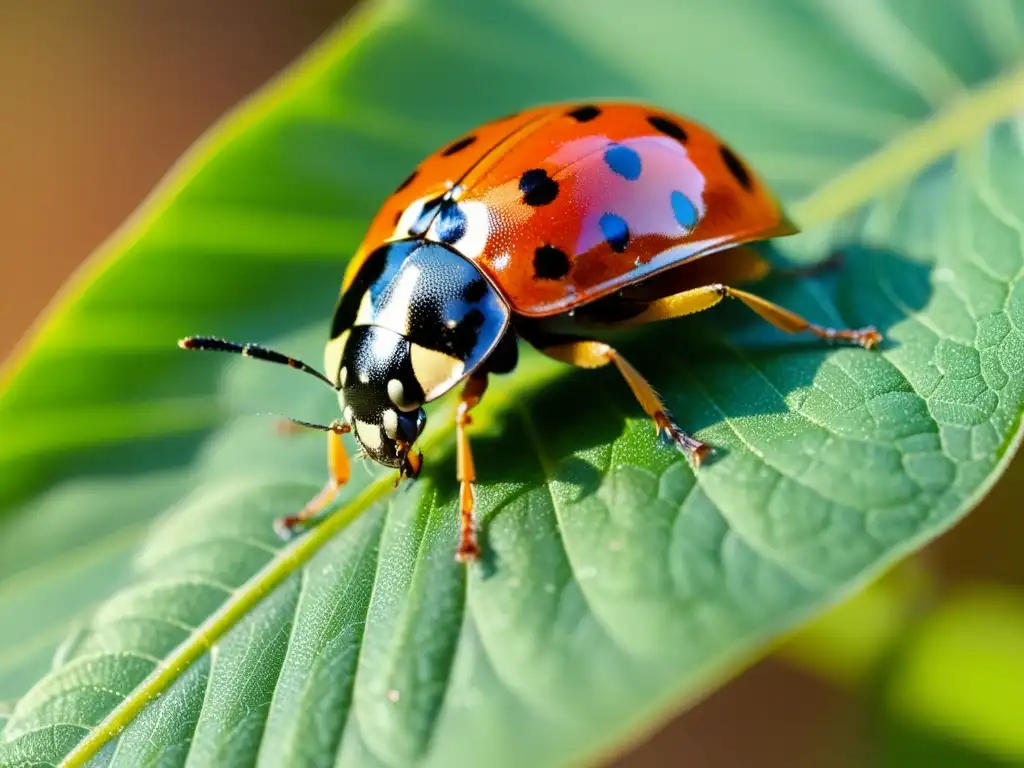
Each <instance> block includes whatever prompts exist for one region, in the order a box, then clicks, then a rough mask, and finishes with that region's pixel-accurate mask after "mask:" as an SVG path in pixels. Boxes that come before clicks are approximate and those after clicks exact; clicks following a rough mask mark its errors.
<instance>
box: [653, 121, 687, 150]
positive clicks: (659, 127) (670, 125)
mask: <svg viewBox="0 0 1024 768" xmlns="http://www.w3.org/2000/svg"><path fill="white" fill-rule="evenodd" d="M647 122H648V123H650V125H651V127H652V128H653V129H654V130H656V131H658V132H660V133H664V134H665V135H666V136H671V137H672V138H673V139H675V140H676V141H680V142H682V143H683V144H685V143H686V142H687V140H688V139H689V138H690V137H689V136H687V135H686V129H685V128H683V126H681V125H680V124H679V123H677V122H676V121H675V120H669V119H668V118H667V117H661V116H660V115H651V116H650V117H648V118H647Z"/></svg>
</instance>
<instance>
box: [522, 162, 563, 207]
mask: <svg viewBox="0 0 1024 768" xmlns="http://www.w3.org/2000/svg"><path fill="white" fill-rule="evenodd" d="M519 191H520V192H522V193H523V202H524V203H526V204H527V205H529V206H532V207H534V208H535V207H537V206H539V205H547V204H548V203H550V202H553V201H554V199H555V198H556V197H558V182H557V181H555V180H554V179H552V178H551V177H550V176H548V172H547V171H545V170H544V169H543V168H533V169H531V170H529V171H527V172H526V173H524V174H523V175H522V176H521V177H520V178H519Z"/></svg>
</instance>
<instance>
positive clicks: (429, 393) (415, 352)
mask: <svg viewBox="0 0 1024 768" xmlns="http://www.w3.org/2000/svg"><path fill="white" fill-rule="evenodd" d="M409 347H410V355H409V356H410V358H411V361H412V372H413V374H414V375H415V376H416V381H418V382H419V384H420V386H421V387H423V392H424V394H425V395H426V397H427V401H428V402H429V401H430V400H433V399H434V398H435V397H440V396H441V395H442V394H444V393H445V392H446V391H448V390H449V389H450V388H451V387H452V386H453V385H454V384H455V383H456V382H457V381H458V380H459V379H461V378H462V372H463V371H464V370H465V367H466V365H465V363H463V362H462V361H461V360H458V359H456V358H454V357H451V356H450V355H446V354H445V353H444V352H438V351H437V350H435V349H427V348H426V347H421V346H420V345H419V344H410V345H409Z"/></svg>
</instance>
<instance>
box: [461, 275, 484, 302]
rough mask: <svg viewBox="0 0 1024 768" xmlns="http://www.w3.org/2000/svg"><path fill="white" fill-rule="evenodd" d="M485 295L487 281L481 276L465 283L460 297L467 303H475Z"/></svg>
mask: <svg viewBox="0 0 1024 768" xmlns="http://www.w3.org/2000/svg"><path fill="white" fill-rule="evenodd" d="M486 295H487V282H486V281H485V280H484V279H483V278H479V279H478V280H474V281H473V282H471V283H467V284H466V285H465V286H464V287H463V288H462V299H463V301H466V302H468V303H469V304H476V303H477V302H478V301H480V299H482V298H483V297H484V296H486Z"/></svg>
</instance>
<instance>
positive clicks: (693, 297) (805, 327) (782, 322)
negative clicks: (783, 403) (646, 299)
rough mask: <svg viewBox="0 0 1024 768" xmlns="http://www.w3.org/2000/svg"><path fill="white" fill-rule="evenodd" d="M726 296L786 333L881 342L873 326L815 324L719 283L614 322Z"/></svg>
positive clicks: (636, 321) (641, 319)
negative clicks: (830, 326) (736, 300)
mask: <svg viewBox="0 0 1024 768" xmlns="http://www.w3.org/2000/svg"><path fill="white" fill-rule="evenodd" d="M725 298H730V299H739V300H740V301H742V302H743V303H744V304H746V305H747V306H748V307H750V309H752V310H754V312H756V313H757V314H759V315H760V316H761V317H762V318H763V319H764V320H767V321H768V322H769V323H771V324H772V325H774V326H775V327H776V328H778V329H779V330H782V331H785V332H786V333H801V332H805V331H806V332H807V333H813V334H814V335H815V336H817V337H819V338H822V339H826V340H828V341H846V342H849V343H851V344H857V345H858V346H861V347H864V348H865V349H871V348H873V347H875V346H877V345H878V344H879V343H880V342H881V341H882V334H880V333H879V332H878V331H877V330H876V329H875V328H874V327H873V326H868V327H867V328H857V329H849V328H829V327H826V326H822V325H816V324H815V323H812V322H811V321H809V320H807V319H806V318H803V317H801V316H800V315H798V314H796V313H795V312H791V311H789V310H788V309H786V308H785V307H780V306H779V305H778V304H773V303H772V302H770V301H768V300H767V299H762V298H761V297H760V296H756V295H754V294H753V293H748V292H747V291H741V290H739V289H738V288H730V287H729V286H727V285H722V284H721V283H714V284H713V285H705V286H702V287H700V288H692V289H690V290H688V291H683V292H682V293H677V294H676V295H674V296H666V297H665V298H663V299H658V300H657V301H653V302H651V303H650V304H648V305H647V308H646V309H644V311H643V312H641V313H639V314H638V315H635V316H633V317H631V318H629V319H628V320H625V321H622V322H619V323H615V326H616V327H620V328H621V327H625V326H629V325H640V324H644V323H651V322H654V321H656V320H669V319H671V318H674V317H681V316H683V315H690V314H693V313H694V312H700V311H702V310H705V309H709V308H711V307H713V306H715V305H716V304H718V303H719V302H720V301H721V300H722V299H725Z"/></svg>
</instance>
